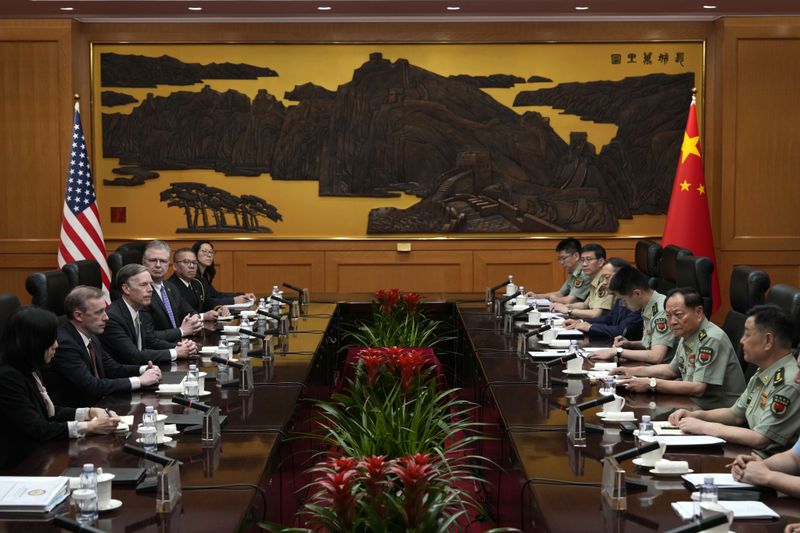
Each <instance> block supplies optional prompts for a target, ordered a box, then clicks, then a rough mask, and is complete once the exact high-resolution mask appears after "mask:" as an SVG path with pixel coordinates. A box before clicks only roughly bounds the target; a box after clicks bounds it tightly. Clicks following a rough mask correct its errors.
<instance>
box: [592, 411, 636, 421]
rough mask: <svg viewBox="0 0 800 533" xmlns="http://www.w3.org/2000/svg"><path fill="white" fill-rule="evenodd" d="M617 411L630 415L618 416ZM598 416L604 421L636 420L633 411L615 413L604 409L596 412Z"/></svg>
mask: <svg viewBox="0 0 800 533" xmlns="http://www.w3.org/2000/svg"><path fill="white" fill-rule="evenodd" d="M619 413H631V414H630V415H625V416H620V415H619ZM597 416H598V417H599V418H602V419H603V420H604V421H606V422H634V421H636V415H634V414H633V411H619V412H616V413H606V412H604V411H600V412H599V413H597Z"/></svg>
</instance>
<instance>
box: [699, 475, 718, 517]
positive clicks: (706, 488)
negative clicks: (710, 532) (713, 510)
mask: <svg viewBox="0 0 800 533" xmlns="http://www.w3.org/2000/svg"><path fill="white" fill-rule="evenodd" d="M718 498H719V492H718V491H717V486H716V485H714V477H713V476H706V477H705V478H703V484H702V485H700V489H699V490H698V498H697V501H695V504H694V518H695V519H696V520H699V519H701V518H703V508H702V507H701V504H702V503H703V502H711V503H717V500H718Z"/></svg>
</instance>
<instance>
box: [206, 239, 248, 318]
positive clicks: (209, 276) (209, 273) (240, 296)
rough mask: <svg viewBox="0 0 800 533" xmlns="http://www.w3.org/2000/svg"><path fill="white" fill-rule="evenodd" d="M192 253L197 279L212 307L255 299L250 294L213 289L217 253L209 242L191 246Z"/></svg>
mask: <svg viewBox="0 0 800 533" xmlns="http://www.w3.org/2000/svg"><path fill="white" fill-rule="evenodd" d="M192 251H193V252H194V255H195V256H197V279H199V280H200V281H201V282H202V283H203V287H204V289H205V291H206V295H207V298H208V299H209V301H210V302H211V303H212V304H214V305H231V304H241V303H245V302H248V301H252V300H255V299H256V295H255V294H253V293H252V292H220V291H218V290H217V289H215V288H214V286H213V285H212V282H213V281H214V276H216V275H217V269H216V267H215V266H214V256H216V254H217V252H216V251H215V250H214V245H213V244H211V241H207V240H200V241H197V242H196V243H194V245H192Z"/></svg>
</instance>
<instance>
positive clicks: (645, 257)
mask: <svg viewBox="0 0 800 533" xmlns="http://www.w3.org/2000/svg"><path fill="white" fill-rule="evenodd" d="M662 252H663V248H661V245H660V244H658V243H657V242H656V241H653V240H650V239H639V240H638V241H636V250H635V254H634V257H635V258H636V268H637V269H639V271H640V272H641V273H642V274H644V275H645V276H647V278H648V282H649V283H650V286H651V287H652V286H653V284H655V282H656V279H657V278H658V263H659V261H661V254H662Z"/></svg>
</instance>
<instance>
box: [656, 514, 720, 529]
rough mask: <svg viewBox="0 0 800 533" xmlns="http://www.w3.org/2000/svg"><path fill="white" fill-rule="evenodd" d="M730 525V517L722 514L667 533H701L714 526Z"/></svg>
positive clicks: (690, 523)
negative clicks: (700, 532)
mask: <svg viewBox="0 0 800 533" xmlns="http://www.w3.org/2000/svg"><path fill="white" fill-rule="evenodd" d="M727 523H728V517H727V516H725V515H724V514H722V513H716V514H714V515H712V516H709V517H708V518H703V519H701V520H696V521H692V522H689V523H688V524H686V525H684V526H678V527H676V528H675V529H670V530H669V531H667V533H695V532H699V531H706V530H708V529H711V528H712V527H714V526H721V525H722V524H727Z"/></svg>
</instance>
